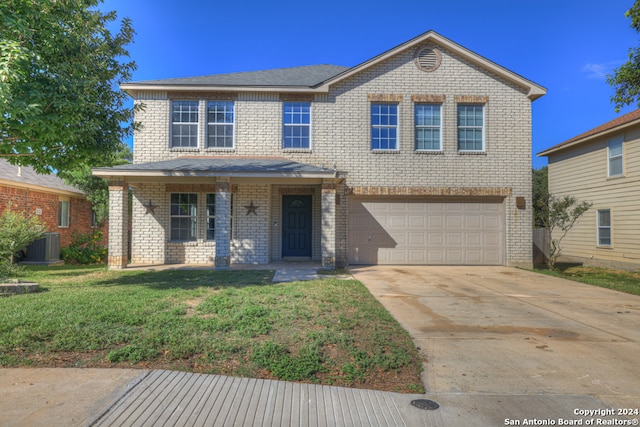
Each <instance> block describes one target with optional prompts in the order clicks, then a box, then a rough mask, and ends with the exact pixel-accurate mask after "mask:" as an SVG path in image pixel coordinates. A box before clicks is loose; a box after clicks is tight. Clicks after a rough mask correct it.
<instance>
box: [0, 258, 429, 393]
mask: <svg viewBox="0 0 640 427" xmlns="http://www.w3.org/2000/svg"><path fill="white" fill-rule="evenodd" d="M272 275H273V272H272V271H250V270H248V271H226V272H221V271H194V270H191V271H186V270H168V271H159V272H152V271H107V270H106V269H105V267H104V266H91V267H83V266H60V267H50V268H39V267H31V268H28V269H27V271H26V273H25V275H24V277H22V278H23V279H25V280H33V281H36V282H38V283H39V284H40V286H41V288H42V292H38V293H33V294H24V295H14V296H9V297H3V298H0V366H4V367H15V366H65V367H67V366H80V367H135V368H144V369H156V368H161V369H175V370H184V371H191V372H204V373H215V374H224V375H236V376H246V377H255V378H275V379H282V380H291V381H302V382H316V383H322V384H334V385H347V386H354V387H367V388H376V389H382V390H392V391H400V392H422V391H423V388H422V384H421V382H420V371H421V362H420V358H419V356H418V353H417V350H416V349H415V347H414V346H413V344H412V342H411V340H410V338H409V336H408V334H407V333H406V331H404V330H403V329H402V328H401V327H400V326H399V325H398V323H397V322H396V321H395V320H394V319H393V318H392V317H391V316H390V315H389V314H388V312H387V311H386V310H385V309H384V308H383V307H382V306H381V305H380V304H379V303H378V302H377V301H376V300H375V299H374V298H373V297H372V296H371V294H370V293H369V292H368V291H367V289H366V288H365V287H364V286H363V285H362V284H361V283H360V282H358V281H355V280H341V279H339V278H329V279H324V280H315V281H307V282H293V283H283V284H273V283H271V278H272Z"/></svg>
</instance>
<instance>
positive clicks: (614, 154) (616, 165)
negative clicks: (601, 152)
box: [607, 137, 623, 176]
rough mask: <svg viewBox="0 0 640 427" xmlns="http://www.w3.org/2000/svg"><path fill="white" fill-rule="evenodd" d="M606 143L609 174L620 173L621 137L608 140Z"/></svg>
mask: <svg viewBox="0 0 640 427" xmlns="http://www.w3.org/2000/svg"><path fill="white" fill-rule="evenodd" d="M608 145H609V146H608V149H607V153H608V157H609V169H608V170H609V176H619V175H622V173H623V165H622V163H623V161H622V137H619V138H615V139H612V140H610V141H609V144H608Z"/></svg>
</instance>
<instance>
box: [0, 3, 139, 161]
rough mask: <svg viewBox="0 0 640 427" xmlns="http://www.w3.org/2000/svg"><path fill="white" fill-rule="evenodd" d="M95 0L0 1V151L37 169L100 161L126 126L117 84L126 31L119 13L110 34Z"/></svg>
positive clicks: (130, 65) (110, 21)
mask: <svg viewBox="0 0 640 427" xmlns="http://www.w3.org/2000/svg"><path fill="white" fill-rule="evenodd" d="M102 1H103V0H2V1H0V110H1V111H0V113H1V114H0V157H5V158H7V159H8V160H9V161H10V162H12V163H18V164H22V165H31V166H33V168H34V169H36V170H37V171H39V172H41V173H47V172H50V171H51V169H57V170H58V171H66V170H70V169H72V168H73V166H75V165H78V164H89V165H108V164H110V163H111V161H112V160H113V156H114V155H115V153H117V149H118V147H119V146H120V144H121V141H122V140H123V139H124V138H126V137H127V136H129V135H130V134H131V133H132V131H133V126H134V124H133V122H132V119H133V109H132V108H128V107H126V105H125V102H126V101H127V98H126V95H125V94H124V93H123V92H121V91H120V90H119V87H118V86H119V85H120V84H121V83H124V82H127V81H129V80H130V79H131V73H132V72H133V70H134V69H135V64H134V62H130V61H121V60H126V59H128V56H129V53H128V51H127V49H126V46H127V45H128V44H129V43H130V42H131V41H132V38H133V34H134V31H133V29H132V26H131V22H130V20H129V19H126V18H125V19H123V20H122V21H121V22H120V25H119V30H118V31H117V32H116V33H115V34H114V33H112V31H111V30H110V29H109V27H113V26H115V24H114V21H116V14H115V12H110V13H103V12H101V11H100V10H98V9H97V6H98V5H99V4H100V3H102ZM116 24H117V23H116ZM123 123H129V124H128V125H127V124H123Z"/></svg>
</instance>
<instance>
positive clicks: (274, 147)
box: [134, 48, 532, 266]
mask: <svg viewBox="0 0 640 427" xmlns="http://www.w3.org/2000/svg"><path fill="white" fill-rule="evenodd" d="M414 50H415V49H413V48H412V49H409V50H407V51H405V52H400V53H398V54H397V55H394V56H392V57H390V58H389V59H388V60H387V61H385V62H383V63H380V64H377V65H375V66H372V67H370V68H368V69H366V70H364V71H363V72H361V73H358V74H356V75H354V76H352V77H350V78H348V79H346V80H344V81H342V82H340V83H339V84H337V85H335V86H333V87H332V88H331V89H330V92H329V93H328V94H326V95H321V94H318V95H315V96H314V101H313V102H312V107H311V109H312V136H311V149H310V150H283V149H282V148H281V147H282V102H281V97H280V95H279V94H277V93H238V94H237V98H236V99H237V100H236V103H235V114H236V122H235V148H234V149H233V150H213V151H212V150H206V149H204V148H203V147H204V143H205V135H206V133H205V121H204V112H205V100H204V97H203V99H202V100H201V101H200V116H201V122H200V126H199V135H200V148H198V149H195V150H185V149H181V150H172V149H171V148H170V147H169V143H170V141H169V135H170V132H169V128H170V123H169V112H170V100H169V95H168V94H167V93H162V92H158V93H151V92H150V93H144V94H141V95H140V96H139V100H140V101H142V102H144V103H145V104H146V110H145V111H144V112H140V113H138V114H137V116H136V120H138V121H141V122H142V124H143V129H142V130H141V131H139V132H138V133H137V134H136V139H135V156H134V160H135V162H136V163H138V162H148V161H158V160H165V159H169V158H175V157H179V156H181V155H185V154H188V155H212V154H216V155H235V156H239V155H240V156H252V155H253V156H256V155H257V156H282V157H287V158H290V159H292V160H295V161H299V162H303V163H310V164H314V165H317V166H321V165H324V166H332V165H334V164H335V165H336V167H337V169H338V170H340V171H345V172H347V180H346V182H345V185H346V186H347V187H351V188H357V187H428V188H431V189H438V188H440V189H443V190H442V193H446V192H447V191H450V192H452V193H456V194H458V193H460V192H461V191H464V189H468V188H470V187H473V188H476V189H482V188H491V189H507V190H505V191H502V195H503V197H505V206H506V216H507V220H506V221H507V225H506V230H507V233H506V234H507V237H506V246H507V247H506V253H507V261H506V263H507V264H508V265H521V266H529V265H531V247H532V243H531V209H530V206H531V102H530V101H529V99H528V98H527V97H526V93H524V92H523V90H522V89H520V88H518V87H516V86H514V85H513V84H512V83H510V82H508V81H506V80H504V79H501V78H500V77H497V76H494V75H490V74H488V73H487V72H486V71H485V70H481V69H479V68H478V67H477V66H476V65H474V64H472V63H469V62H467V61H465V60H464V59H462V58H461V57H459V56H457V55H456V54H455V53H453V52H450V51H448V50H447V49H441V51H442V64H441V65H440V67H439V68H438V69H437V70H435V71H433V72H423V71H421V70H419V69H418V68H417V67H416V66H415V64H414V62H413V51H414ZM370 95H374V98H375V96H391V95H392V96H393V100H394V102H398V105H399V109H398V110H399V137H398V150H395V151H393V152H385V153H380V152H372V151H371V150H370V102H371V101H370ZM375 99H377V98H375ZM385 99H386V98H385ZM414 99H415V100H420V101H422V100H425V99H426V100H436V101H440V102H442V119H443V126H442V132H443V144H442V145H443V152H442V153H438V154H437V155H430V154H425V153H417V152H415V150H414V130H413V120H414V118H413V108H414V101H413V100H414ZM456 100H457V101H460V102H465V103H467V102H473V103H483V104H484V105H485V151H484V152H483V153H473V154H471V155H470V154H463V153H458V151H457V129H456V123H457V117H456V115H457V102H456ZM445 189H446V190H445ZM433 191H436V190H433ZM437 191H440V190H437ZM437 191H436V192H437ZM507 193H508V194H507ZM338 194H339V193H338ZM345 196H346V194H345ZM272 197H273V195H272ZM424 197H429V195H428V194H425V195H424ZM515 197H524V198H525V202H526V206H527V208H526V209H524V210H520V209H517V208H516V206H515ZM345 199H346V197H345ZM341 202H342V205H341V206H343V208H341V209H342V210H340V209H339V210H338V211H337V213H336V214H337V217H338V218H340V217H344V216H345V215H346V205H347V200H343V201H342V200H341ZM319 205H320V203H319V201H318V203H317V206H318V207H319ZM274 206H275V205H274ZM344 220H345V221H346V219H344ZM336 230H337V231H336V235H337V238H341V236H346V234H342V233H343V231H344V233H346V225H345V224H341V223H339V222H338V223H336ZM344 238H345V239H346V237H344ZM272 239H273V237H272ZM341 244H342V245H343V246H346V242H343V243H341ZM271 246H272V252H271V257H272V258H273V257H274V256H277V255H276V253H274V252H273V250H274V249H276V248H274V242H273V240H272V242H271ZM336 256H338V257H339V255H338V254H336Z"/></svg>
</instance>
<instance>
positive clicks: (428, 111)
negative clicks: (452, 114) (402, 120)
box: [414, 104, 442, 151]
mask: <svg viewBox="0 0 640 427" xmlns="http://www.w3.org/2000/svg"><path fill="white" fill-rule="evenodd" d="M414 115H415V135H416V150H423V151H440V150H441V149H442V148H441V143H440V134H441V126H442V120H441V118H440V104H416V106H415V114H414Z"/></svg>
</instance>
